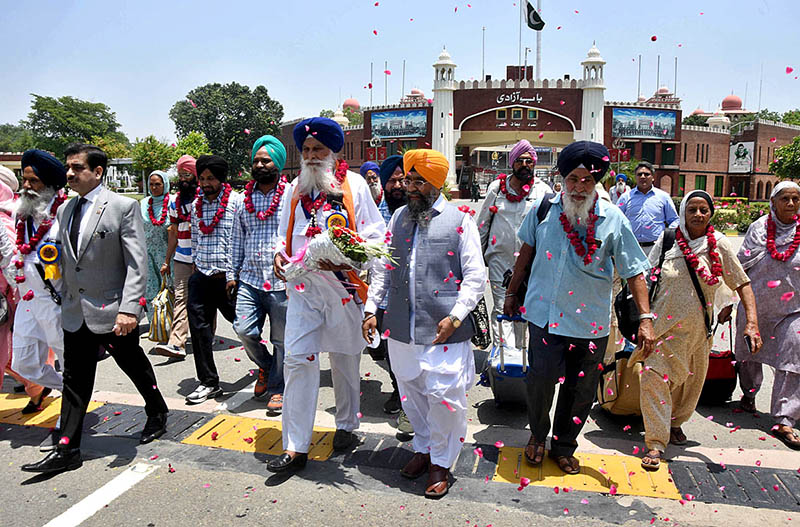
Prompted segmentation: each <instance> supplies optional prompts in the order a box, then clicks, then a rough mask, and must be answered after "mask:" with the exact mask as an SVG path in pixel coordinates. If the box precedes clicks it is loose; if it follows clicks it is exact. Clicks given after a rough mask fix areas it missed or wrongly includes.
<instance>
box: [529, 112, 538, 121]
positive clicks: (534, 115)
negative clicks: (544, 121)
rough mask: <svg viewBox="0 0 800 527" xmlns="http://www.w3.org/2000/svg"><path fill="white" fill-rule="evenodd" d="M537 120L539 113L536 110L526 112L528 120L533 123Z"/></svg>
mask: <svg viewBox="0 0 800 527" xmlns="http://www.w3.org/2000/svg"><path fill="white" fill-rule="evenodd" d="M538 118H539V111H538V110H528V120H529V121H535V120H536V119H538Z"/></svg>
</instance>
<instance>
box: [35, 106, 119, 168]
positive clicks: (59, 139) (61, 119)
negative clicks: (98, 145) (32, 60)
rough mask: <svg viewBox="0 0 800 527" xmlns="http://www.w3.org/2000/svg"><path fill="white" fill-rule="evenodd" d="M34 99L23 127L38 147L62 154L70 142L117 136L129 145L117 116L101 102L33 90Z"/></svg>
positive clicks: (57, 155) (58, 155) (56, 154)
mask: <svg viewBox="0 0 800 527" xmlns="http://www.w3.org/2000/svg"><path fill="white" fill-rule="evenodd" d="M31 96H33V102H32V103H31V112H30V113H29V114H28V120H27V121H24V122H23V123H21V124H23V126H25V127H26V128H28V129H30V131H31V134H32V135H33V140H34V142H35V144H36V146H37V147H38V148H41V149H43V150H49V151H50V152H53V154H55V156H56V157H63V155H64V149H65V148H66V146H67V145H68V144H69V143H74V142H84V143H86V142H89V141H91V139H92V137H104V138H107V139H110V138H115V139H116V140H117V141H119V142H122V143H125V144H127V143H128V139H127V138H126V137H125V135H124V134H122V132H120V130H119V128H120V125H119V123H118V122H117V116H116V114H115V113H114V112H112V111H111V108H109V107H108V106H106V105H105V104H103V103H101V102H88V101H82V100H81V99H76V98H74V97H70V96H64V97H59V98H57V99H56V98H55V97H46V96H42V95H36V94H35V93H32V94H31Z"/></svg>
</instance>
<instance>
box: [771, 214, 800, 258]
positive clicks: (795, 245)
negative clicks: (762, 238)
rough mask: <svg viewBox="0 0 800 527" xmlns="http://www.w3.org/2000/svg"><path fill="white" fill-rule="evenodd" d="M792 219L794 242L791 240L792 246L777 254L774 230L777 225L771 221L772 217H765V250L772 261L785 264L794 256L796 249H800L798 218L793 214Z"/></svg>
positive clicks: (799, 220)
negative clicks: (793, 223)
mask: <svg viewBox="0 0 800 527" xmlns="http://www.w3.org/2000/svg"><path fill="white" fill-rule="evenodd" d="M792 219H793V220H794V222H795V227H794V240H792V244H791V245H790V246H789V248H788V249H786V250H785V251H783V252H782V253H781V252H778V249H777V248H776V247H775V230H776V229H777V225H775V222H774V221H773V220H772V215H769V216H767V250H768V251H769V255H770V256H771V257H772V259H773V260H779V261H781V262H786V261H788V260H789V259H790V258H791V257H792V255H794V252H795V251H796V250H797V248H798V247H800V229H798V226H800V216H798V215H797V214H795V215H794V216H792Z"/></svg>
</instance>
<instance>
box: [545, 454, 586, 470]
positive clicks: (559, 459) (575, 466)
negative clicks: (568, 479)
mask: <svg viewBox="0 0 800 527" xmlns="http://www.w3.org/2000/svg"><path fill="white" fill-rule="evenodd" d="M550 458H551V459H553V460H554V461H555V462H556V463H557V464H558V468H560V469H561V471H562V472H564V473H566V474H580V472H581V464H580V462H579V461H578V458H576V457H575V456H550Z"/></svg>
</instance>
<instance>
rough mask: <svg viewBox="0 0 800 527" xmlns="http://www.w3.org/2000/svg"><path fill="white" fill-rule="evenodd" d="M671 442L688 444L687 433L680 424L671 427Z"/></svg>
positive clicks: (672, 443)
mask: <svg viewBox="0 0 800 527" xmlns="http://www.w3.org/2000/svg"><path fill="white" fill-rule="evenodd" d="M669 442H670V444H671V445H678V446H683V445H685V444H686V434H684V433H683V430H681V427H680V426H678V427H676V428H670V429H669Z"/></svg>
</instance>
